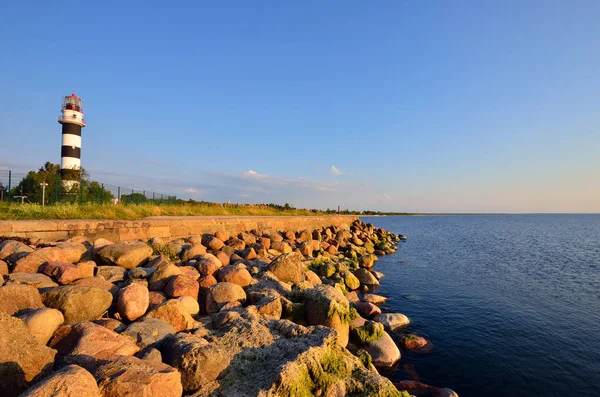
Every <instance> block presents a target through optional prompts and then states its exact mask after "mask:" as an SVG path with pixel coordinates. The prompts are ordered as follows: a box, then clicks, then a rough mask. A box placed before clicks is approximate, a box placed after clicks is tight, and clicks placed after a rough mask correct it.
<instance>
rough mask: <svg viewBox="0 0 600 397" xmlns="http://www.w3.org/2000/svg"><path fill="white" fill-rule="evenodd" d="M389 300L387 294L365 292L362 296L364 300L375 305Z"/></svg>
mask: <svg viewBox="0 0 600 397" xmlns="http://www.w3.org/2000/svg"><path fill="white" fill-rule="evenodd" d="M387 300H388V298H386V297H385V296H382V295H376V294H364V295H363V296H362V301H363V302H369V303H372V304H374V305H381V304H383V303H385V302H387Z"/></svg>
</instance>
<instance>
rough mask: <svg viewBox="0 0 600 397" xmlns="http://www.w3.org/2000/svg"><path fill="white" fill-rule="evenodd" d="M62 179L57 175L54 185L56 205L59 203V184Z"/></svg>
mask: <svg viewBox="0 0 600 397" xmlns="http://www.w3.org/2000/svg"><path fill="white" fill-rule="evenodd" d="M59 180H60V178H59V177H58V175H56V183H54V204H57V203H58V182H59Z"/></svg>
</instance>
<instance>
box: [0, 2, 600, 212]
mask: <svg viewBox="0 0 600 397" xmlns="http://www.w3.org/2000/svg"><path fill="white" fill-rule="evenodd" d="M599 20H600V2H598V1H585V0H578V1H574V2H568V1H552V0H544V1H541V0H540V1H536V0H530V1H526V2H523V1H494V2H491V1H490V2H482V1H430V2H420V1H419V2H408V1H377V2H364V1H341V0H340V1H327V2H323V1H298V2H281V1H254V2H249V1H225V2H211V3H209V2H192V1H189V2H188V1H179V2H163V1H160V2H159V1H143V2H141V1H140V2H138V1H130V2H115V1H102V2H82V1H78V2H70V1H63V2H50V1H30V2H28V3H20V2H3V4H2V5H1V6H0V51H1V52H0V53H1V54H2V56H0V76H1V77H0V94H1V95H0V168H10V169H13V170H17V171H18V170H27V169H31V168H37V167H39V166H40V165H41V164H42V163H43V162H45V161H46V160H50V161H53V162H56V163H58V162H59V161H60V139H61V137H60V135H61V134H60V125H59V124H58V123H57V122H56V117H57V116H58V115H59V112H60V100H61V99H60V96H61V95H62V94H70V93H71V92H72V91H74V92H75V93H76V94H77V95H79V96H81V97H82V98H83V99H84V100H85V105H86V120H87V122H88V127H87V128H85V129H84V131H83V145H82V146H83V147H82V165H83V166H84V167H85V168H86V169H88V170H89V171H90V173H91V174H92V177H93V178H94V179H97V180H100V181H103V182H105V183H110V184H123V185H126V186H131V187H135V188H140V189H146V190H156V191H164V192H165V193H171V194H176V195H177V196H179V197H183V198H195V199H205V200H213V201H226V200H231V201H233V202H260V201H263V202H277V203H284V202H289V203H291V204H293V205H296V206H299V207H318V208H328V207H329V208H334V207H337V205H341V206H342V207H343V208H351V209H367V208H368V209H380V210H391V211H411V212H412V211H420V212H600V111H599V110H600V78H599V73H600V24H599V23H598V21H599Z"/></svg>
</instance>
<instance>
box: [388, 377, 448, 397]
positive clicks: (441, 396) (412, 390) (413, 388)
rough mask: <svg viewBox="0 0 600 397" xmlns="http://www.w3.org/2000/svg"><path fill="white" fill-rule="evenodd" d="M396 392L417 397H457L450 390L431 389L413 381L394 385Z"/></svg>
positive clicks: (404, 381) (403, 381)
mask: <svg viewBox="0 0 600 397" xmlns="http://www.w3.org/2000/svg"><path fill="white" fill-rule="evenodd" d="M394 385H395V386H396V388H397V389H398V390H402V391H403V392H405V393H409V394H410V395H411V396H412V395H415V396H419V397H458V394H456V392H455V391H454V390H452V389H448V388H441V387H433V386H430V385H426V384H425V383H421V382H417V381H414V380H402V381H400V382H396V383H394Z"/></svg>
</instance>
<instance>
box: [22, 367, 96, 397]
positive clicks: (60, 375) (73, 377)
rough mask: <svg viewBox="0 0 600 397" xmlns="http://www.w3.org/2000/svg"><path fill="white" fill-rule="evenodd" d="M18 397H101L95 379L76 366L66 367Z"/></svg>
mask: <svg viewBox="0 0 600 397" xmlns="http://www.w3.org/2000/svg"><path fill="white" fill-rule="evenodd" d="M20 397H101V395H100V390H99V389H98V386H97V385H96V379H94V376H93V375H92V374H90V373H89V372H88V371H86V370H85V369H83V368H81V367H80V366H78V365H67V366H65V367H63V368H61V369H60V370H58V371H56V372H54V373H53V374H52V375H50V376H48V377H47V378H44V379H42V380H41V381H40V382H38V383H36V384H35V385H34V386H32V387H30V388H29V389H27V391H26V392H25V393H23V394H21V396H20Z"/></svg>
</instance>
